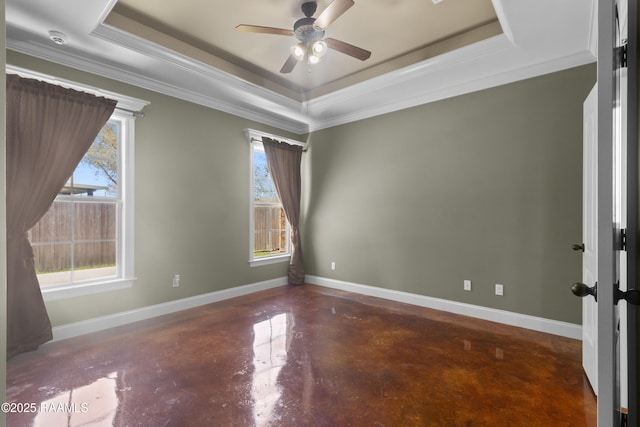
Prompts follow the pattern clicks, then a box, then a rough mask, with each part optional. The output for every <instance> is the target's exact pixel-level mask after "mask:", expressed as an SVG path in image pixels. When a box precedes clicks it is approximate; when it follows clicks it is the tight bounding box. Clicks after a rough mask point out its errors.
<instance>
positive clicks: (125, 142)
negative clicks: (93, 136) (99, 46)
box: [6, 65, 149, 301]
mask: <svg viewBox="0 0 640 427" xmlns="http://www.w3.org/2000/svg"><path fill="white" fill-rule="evenodd" d="M6 72H7V73H12V74H18V75H20V76H22V77H26V78H32V79H38V80H41V81H46V82H48V83H52V84H57V85H59V86H63V87H67V88H71V89H75V90H79V91H83V92H88V93H92V94H95V95H97V96H104V97H107V98H110V99H115V100H116V101H118V104H117V107H116V110H115V111H114V113H113V114H112V116H111V118H110V119H109V120H112V119H114V120H117V121H119V122H120V123H121V128H120V137H121V140H120V147H119V148H120V149H119V157H120V158H119V161H120V170H119V172H120V174H121V176H120V177H119V180H120V183H119V192H120V195H119V202H118V204H119V206H118V209H117V218H116V221H117V222H118V226H117V236H116V238H117V243H116V245H117V248H116V257H117V259H116V266H117V273H116V277H109V278H104V279H96V280H88V281H78V282H72V283H67V284H60V285H48V286H47V287H46V288H41V292H42V296H43V298H44V300H45V301H54V300H60V299H66V298H73V297H77V296H81V295H88V294H95V293H101V292H108V291H113V290H116V289H124V288H130V287H132V286H133V283H134V281H135V276H134V235H135V227H134V212H135V210H134V201H135V198H134V188H135V185H134V184H135V182H134V153H135V119H136V117H137V116H138V115H140V114H139V113H138V112H139V111H142V109H144V107H146V106H147V105H149V102H148V101H144V100H141V99H137V98H132V97H129V96H125V95H121V94H117V93H114V92H108V91H104V90H102V89H97V88H94V87H89V86H84V85H81V84H79V83H75V82H72V81H68V80H63V79H59V78H57V77H53V76H49V75H46V74H41V73H37V72H34V71H31V70H27V69H23V68H19V67H15V66H12V65H7V67H6ZM58 197H60V198H63V197H65V198H66V196H58ZM67 200H68V198H67Z"/></svg>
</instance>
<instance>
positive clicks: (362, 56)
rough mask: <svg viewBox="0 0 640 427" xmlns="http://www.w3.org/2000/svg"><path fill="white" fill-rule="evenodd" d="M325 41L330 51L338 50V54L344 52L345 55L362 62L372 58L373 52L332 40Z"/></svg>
mask: <svg viewBox="0 0 640 427" xmlns="http://www.w3.org/2000/svg"><path fill="white" fill-rule="evenodd" d="M324 41H325V42H326V43H327V47H328V48H329V49H333V50H337V51H338V52H342V53H344V54H345V55H349V56H353V57H354V58H356V59H359V60H360V61H366V60H367V59H369V58H370V57H371V52H369V51H368V50H365V49H362V48H360V47H358V46H354V45H352V44H349V43H345V42H343V41H340V40H336V39H331V38H329V39H324Z"/></svg>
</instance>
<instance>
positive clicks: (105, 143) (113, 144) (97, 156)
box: [82, 122, 118, 189]
mask: <svg viewBox="0 0 640 427" xmlns="http://www.w3.org/2000/svg"><path fill="white" fill-rule="evenodd" d="M82 163H84V164H86V165H88V166H91V167H93V168H95V169H96V175H98V174H102V175H104V176H105V177H106V178H107V179H108V180H109V182H110V185H109V188H110V189H113V188H114V187H116V186H117V185H118V124H117V123H115V122H107V124H106V125H104V127H103V128H102V130H101V131H100V133H99V134H98V136H97V137H96V139H95V140H94V141H93V144H91V147H89V151H87V154H85V155H84V158H83V159H82Z"/></svg>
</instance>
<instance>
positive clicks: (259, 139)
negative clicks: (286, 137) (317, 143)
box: [251, 137, 309, 151]
mask: <svg viewBox="0 0 640 427" xmlns="http://www.w3.org/2000/svg"><path fill="white" fill-rule="evenodd" d="M267 138H268V137H267ZM271 139H273V138H271ZM277 141H279V142H284V143H285V144H289V145H298V146H300V147H302V151H307V149H308V148H309V147H307V144H300V143H298V144H293V143H290V142H287V141H282V140H279V139H277ZM251 142H262V138H253V137H251Z"/></svg>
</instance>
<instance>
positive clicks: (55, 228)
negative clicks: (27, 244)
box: [29, 201, 72, 244]
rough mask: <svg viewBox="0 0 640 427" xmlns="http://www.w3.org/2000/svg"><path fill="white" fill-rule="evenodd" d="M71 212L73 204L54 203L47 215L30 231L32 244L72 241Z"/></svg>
mask: <svg viewBox="0 0 640 427" xmlns="http://www.w3.org/2000/svg"><path fill="white" fill-rule="evenodd" d="M71 211H72V204H71V202H60V201H55V202H53V204H52V205H51V207H50V208H49V210H48V211H47V213H46V214H44V216H43V217H42V218H40V221H38V223H37V224H36V225H35V226H34V227H33V228H32V229H31V230H29V239H30V241H31V243H32V244H35V243H52V242H62V241H66V242H68V241H70V240H71V230H72V228H71Z"/></svg>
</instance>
